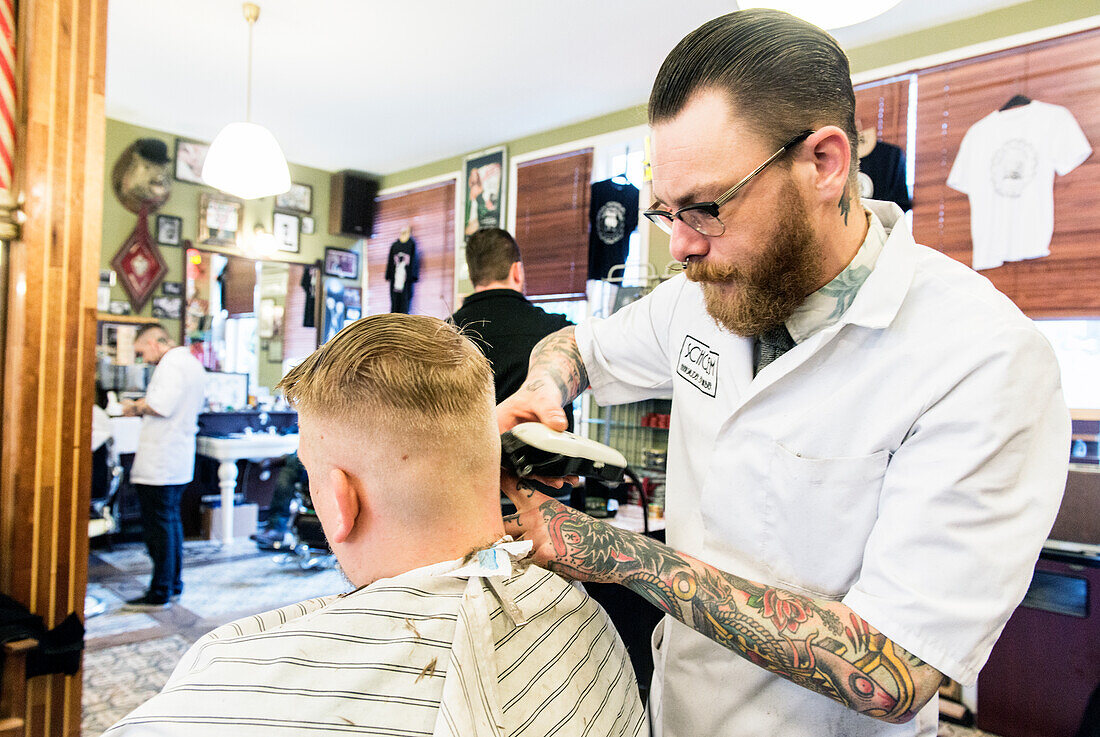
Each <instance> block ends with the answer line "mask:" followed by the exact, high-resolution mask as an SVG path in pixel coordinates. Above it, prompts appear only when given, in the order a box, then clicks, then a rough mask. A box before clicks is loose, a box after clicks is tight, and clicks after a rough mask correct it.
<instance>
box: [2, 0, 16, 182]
mask: <svg viewBox="0 0 1100 737" xmlns="http://www.w3.org/2000/svg"><path fill="white" fill-rule="evenodd" d="M14 3H15V0H0V191H5V192H10V191H11V176H12V159H13V158H14V155H15V13H14V12H13V9H12V6H13V5H14Z"/></svg>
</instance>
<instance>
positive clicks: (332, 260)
mask: <svg viewBox="0 0 1100 737" xmlns="http://www.w3.org/2000/svg"><path fill="white" fill-rule="evenodd" d="M325 276H338V277H340V278H341V279H358V278H359V254H358V253H356V252H355V251H345V250H344V249H342V248H326V249H325Z"/></svg>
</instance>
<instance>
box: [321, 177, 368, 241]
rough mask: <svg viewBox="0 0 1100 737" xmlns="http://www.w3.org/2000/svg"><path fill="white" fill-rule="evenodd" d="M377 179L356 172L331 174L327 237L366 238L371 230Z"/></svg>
mask: <svg viewBox="0 0 1100 737" xmlns="http://www.w3.org/2000/svg"><path fill="white" fill-rule="evenodd" d="M377 195H378V180H377V179H375V178H374V177H372V176H371V175H370V174H364V173H363V172H358V171H339V172H336V173H335V174H333V175H332V183H331V187H330V189H329V213H328V232H329V235H350V236H358V237H360V238H370V237H371V232H372V230H373V229H374V198H375V197H376V196H377Z"/></svg>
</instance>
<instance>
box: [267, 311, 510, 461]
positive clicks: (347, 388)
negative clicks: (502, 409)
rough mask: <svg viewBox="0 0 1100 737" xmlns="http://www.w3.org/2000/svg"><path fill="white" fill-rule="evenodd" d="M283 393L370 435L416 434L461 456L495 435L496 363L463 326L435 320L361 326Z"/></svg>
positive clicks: (375, 320)
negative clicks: (477, 440)
mask: <svg viewBox="0 0 1100 737" xmlns="http://www.w3.org/2000/svg"><path fill="white" fill-rule="evenodd" d="M277 388H278V389H281V390H282V391H283V393H284V395H285V396H286V398H287V399H288V400H289V401H290V402H292V403H293V404H294V405H295V407H297V408H298V410H299V411H301V412H304V413H308V414H310V415H313V416H317V417H321V418H324V419H326V420H335V421H338V422H340V423H341V424H343V425H345V426H346V427H355V428H362V429H363V430H364V432H366V433H367V434H374V433H375V432H381V433H385V434H389V435H396V436H400V437H406V436H410V435H411V434H415V435H416V436H417V437H418V438H419V440H418V443H423V444H424V445H427V446H431V445H436V444H438V445H439V447H447V446H448V445H449V446H450V447H452V448H453V449H454V450H461V449H462V448H465V447H469V443H468V442H467V441H469V440H472V439H474V438H475V437H480V436H482V435H483V434H484V431H485V429H486V428H490V430H489V432H490V433H494V437H495V428H496V423H495V419H494V416H493V407H494V393H493V374H492V371H491V369H490V367H489V362H488V361H487V360H486V359H485V356H483V355H482V353H481V351H479V350H478V349H477V347H476V346H475V345H474V344H473V343H471V342H470V340H469V339H468V338H466V337H464V336H463V335H462V334H461V332H459V330H458V329H457V328H455V327H454V326H453V325H449V324H447V323H445V322H443V321H442V320H439V319H437V318H434V317H427V316H424V315H403V314H396V313H393V314H383V315H373V316H371V317H366V318H363V319H361V320H357V321H355V322H353V323H352V324H350V325H348V326H347V327H346V328H344V329H343V330H341V331H340V332H339V333H337V334H336V336H335V337H334V338H332V339H331V340H330V341H329V342H328V343H325V344H324V345H323V346H321V347H320V348H318V349H317V350H316V351H315V352H314V353H313V354H312V355H311V356H309V358H307V359H306V360H305V361H303V362H302V363H301V364H299V365H298V366H296V367H295V368H293V369H292V370H291V371H290V372H288V373H287V375H286V376H284V377H283V380H282V381H280V382H279V384H278V386H277ZM471 436H473V437H471Z"/></svg>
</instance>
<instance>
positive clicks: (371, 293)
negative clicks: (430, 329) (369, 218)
mask: <svg viewBox="0 0 1100 737" xmlns="http://www.w3.org/2000/svg"><path fill="white" fill-rule="evenodd" d="M375 203H376V205H377V209H376V211H375V216H374V234H373V235H372V236H371V238H370V240H369V241H367V295H366V300H367V303H366V305H365V311H364V314H367V315H378V314H381V313H383V312H389V311H390V285H389V282H387V281H386V262H387V260H388V259H389V255H390V245H391V244H392V243H393V242H394V241H396V240H397V239H398V237H399V236H400V235H401V230H402V228H404V227H405V226H406V225H407V226H409V227H410V228H411V229H412V237H413V240H415V241H416V254H417V261H418V263H419V266H420V268H419V273H420V278H419V280H418V281H417V282H416V284H415V286H414V287H413V300H412V305H411V307H410V308H409V312H410V313H412V314H416V315H431V316H433V317H438V318H446V317H448V316H450V314H451V313H452V312H453V311H454V291H455V289H454V276H455V182H454V180H451V181H449V182H444V183H441V184H433V185H430V186H427V187H421V188H418V189H413V190H405V191H402V192H398V193H395V194H390V195H381V196H379V197H378V198H377V199H376V200H375Z"/></svg>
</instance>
